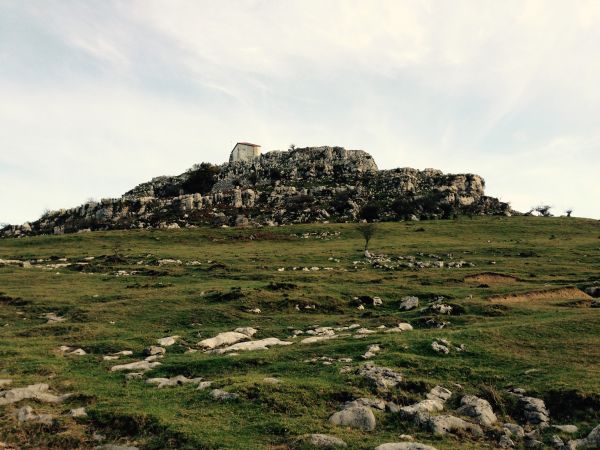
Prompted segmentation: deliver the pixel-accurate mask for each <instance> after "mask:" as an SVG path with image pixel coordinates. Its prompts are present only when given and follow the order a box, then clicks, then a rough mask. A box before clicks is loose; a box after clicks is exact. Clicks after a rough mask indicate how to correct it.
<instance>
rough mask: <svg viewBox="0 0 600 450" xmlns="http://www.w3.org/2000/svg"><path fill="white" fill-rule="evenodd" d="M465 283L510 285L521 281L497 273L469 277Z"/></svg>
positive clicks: (484, 273) (465, 279)
mask: <svg viewBox="0 0 600 450" xmlns="http://www.w3.org/2000/svg"><path fill="white" fill-rule="evenodd" d="M463 281H464V282H465V283H485V284H510V283H517V282H518V281H520V280H519V279H518V278H517V277H513V276H512V275H504V274H502V273H495V272H483V273H477V274H475V275H467V276H466V277H465V278H464V279H463Z"/></svg>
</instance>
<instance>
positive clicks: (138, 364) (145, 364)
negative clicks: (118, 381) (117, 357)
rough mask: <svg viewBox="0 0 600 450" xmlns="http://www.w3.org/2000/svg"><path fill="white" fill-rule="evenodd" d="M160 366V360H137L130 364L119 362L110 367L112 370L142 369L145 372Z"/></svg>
mask: <svg viewBox="0 0 600 450" xmlns="http://www.w3.org/2000/svg"><path fill="white" fill-rule="evenodd" d="M158 366H160V363H159V362H152V361H135V362H132V363H129V364H119V365H116V366H112V367H111V368H110V371H111V372H123V371H127V372H128V371H132V370H141V371H143V372H145V371H147V370H150V369H154V368H155V367H158Z"/></svg>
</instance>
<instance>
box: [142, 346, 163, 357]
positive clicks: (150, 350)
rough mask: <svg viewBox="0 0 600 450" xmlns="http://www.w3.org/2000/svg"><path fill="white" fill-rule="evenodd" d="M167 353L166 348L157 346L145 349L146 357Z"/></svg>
mask: <svg viewBox="0 0 600 450" xmlns="http://www.w3.org/2000/svg"><path fill="white" fill-rule="evenodd" d="M166 352H167V350H165V348H164V347H158V346H156V345H151V346H150V347H148V348H145V349H144V352H143V355H144V356H156V355H164V354H165V353H166Z"/></svg>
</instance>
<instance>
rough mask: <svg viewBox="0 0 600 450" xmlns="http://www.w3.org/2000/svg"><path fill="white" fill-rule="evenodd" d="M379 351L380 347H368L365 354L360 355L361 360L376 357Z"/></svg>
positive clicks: (374, 345) (376, 345)
mask: <svg viewBox="0 0 600 450" xmlns="http://www.w3.org/2000/svg"><path fill="white" fill-rule="evenodd" d="M380 351H381V347H379V345H378V344H373V345H369V348H367V352H366V353H365V354H364V355H362V358H363V359H370V358H373V357H374V356H376V355H377V353H379V352H380Z"/></svg>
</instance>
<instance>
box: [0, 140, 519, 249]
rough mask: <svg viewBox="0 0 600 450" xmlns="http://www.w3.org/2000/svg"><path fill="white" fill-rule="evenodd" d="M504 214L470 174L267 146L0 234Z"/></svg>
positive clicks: (337, 150) (339, 152)
mask: <svg viewBox="0 0 600 450" xmlns="http://www.w3.org/2000/svg"><path fill="white" fill-rule="evenodd" d="M458 214H488V215H491V214H501V215H507V214H510V208H509V205H508V204H507V203H502V202H500V201H498V200H497V199H495V198H491V197H486V196H485V195H484V181H483V179H482V178H481V177H480V176H478V175H473V174H461V175H450V174H443V173H442V172H441V171H439V170H433V169H426V170H423V171H419V170H415V169H410V168H403V169H394V170H378V168H377V165H376V164H375V161H374V160H373V158H372V157H371V155H369V154H368V153H366V152H364V151H362V150H345V149H343V148H341V147H316V148H302V149H295V150H290V151H283V152H282V151H274V152H269V153H266V154H263V155H261V156H260V158H257V159H255V160H253V161H249V162H233V163H226V164H223V165H221V166H211V165H209V164H202V165H200V166H195V167H194V168H192V169H190V170H189V171H187V172H186V173H184V174H181V175H179V176H175V177H158V178H155V179H153V180H152V181H150V182H148V183H143V184H141V185H139V186H137V187H135V188H134V189H132V190H131V191H129V192H127V193H126V194H125V195H123V197H121V198H119V199H104V200H101V201H99V202H91V203H87V204H84V205H81V206H79V207H77V208H71V209H61V210H58V211H51V212H49V213H47V214H45V215H44V216H42V217H41V218H40V219H38V220H36V221H34V222H31V223H25V224H23V225H19V226H12V225H11V226H8V227H6V228H5V229H3V230H2V231H1V232H0V233H1V234H2V236H4V237H9V236H24V235H32V234H62V233H72V232H80V231H90V230H106V229H127V228H152V227H157V228H180V227H190V226H195V225H201V224H210V225H229V226H245V225H276V224H291V223H308V222H325V221H356V220H359V219H361V218H366V219H369V220H405V219H411V220H419V219H439V218H449V217H453V216H455V215H458Z"/></svg>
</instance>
